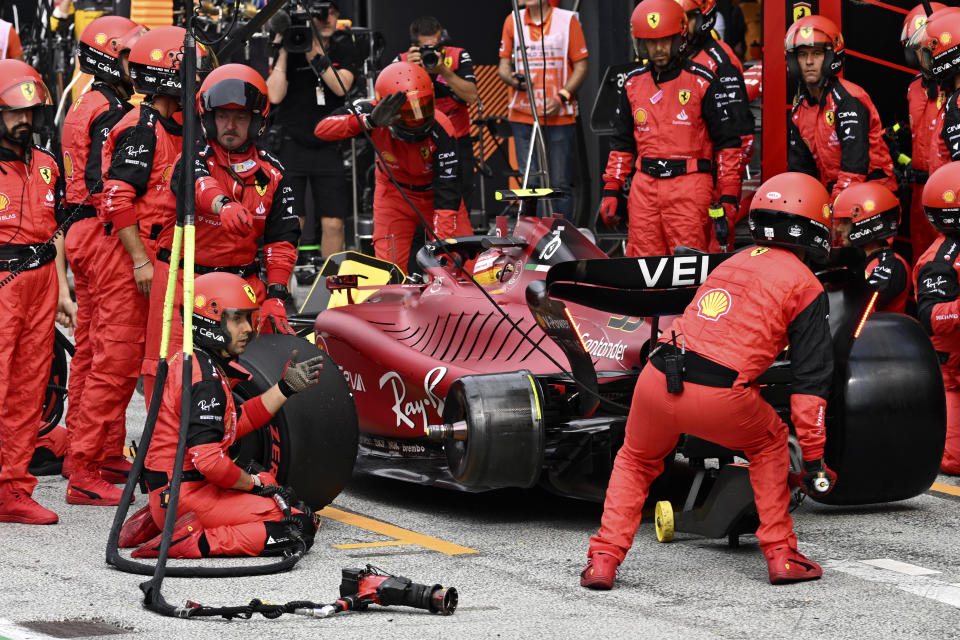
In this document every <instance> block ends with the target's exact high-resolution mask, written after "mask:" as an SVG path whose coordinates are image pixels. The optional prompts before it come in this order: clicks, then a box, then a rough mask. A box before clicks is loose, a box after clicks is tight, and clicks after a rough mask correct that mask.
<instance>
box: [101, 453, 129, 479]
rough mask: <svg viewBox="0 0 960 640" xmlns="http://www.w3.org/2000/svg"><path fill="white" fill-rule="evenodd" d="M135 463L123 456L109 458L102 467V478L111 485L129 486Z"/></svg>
mask: <svg viewBox="0 0 960 640" xmlns="http://www.w3.org/2000/svg"><path fill="white" fill-rule="evenodd" d="M132 468H133V463H132V462H130V461H129V460H127V459H126V458H124V457H123V456H109V457H108V458H106V459H105V460H104V461H103V465H102V466H101V467H100V477H101V478H103V479H104V480H106V481H107V482H109V483H111V484H127V476H129V475H130V469H132Z"/></svg>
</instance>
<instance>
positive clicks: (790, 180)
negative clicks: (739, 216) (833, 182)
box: [748, 173, 830, 258]
mask: <svg viewBox="0 0 960 640" xmlns="http://www.w3.org/2000/svg"><path fill="white" fill-rule="evenodd" d="M748 222H749V225H750V233H751V235H752V236H753V239H754V241H755V242H756V243H757V244H766V245H772V246H775V247H787V248H790V249H806V251H807V253H809V254H811V255H812V256H814V257H819V258H826V257H827V255H828V254H829V251H830V194H828V193H827V190H826V189H825V188H824V187H823V185H822V184H820V181H819V180H817V179H816V178H813V177H811V176H808V175H807V174H805V173H781V174H780V175H778V176H774V177H772V178H770V179H769V180H767V181H766V182H764V183H763V184H761V185H760V187H759V188H758V189H757V193H756V194H755V195H754V196H753V200H752V201H751V202H750V213H749V214H748Z"/></svg>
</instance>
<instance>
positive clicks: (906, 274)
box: [864, 247, 910, 313]
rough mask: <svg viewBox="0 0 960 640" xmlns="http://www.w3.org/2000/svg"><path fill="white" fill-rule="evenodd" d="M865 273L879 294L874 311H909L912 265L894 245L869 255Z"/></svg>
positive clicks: (871, 285)
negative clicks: (908, 297) (908, 301)
mask: <svg viewBox="0 0 960 640" xmlns="http://www.w3.org/2000/svg"><path fill="white" fill-rule="evenodd" d="M864 275H865V276H866V278H867V284H869V285H870V288H871V289H873V290H874V291H876V292H877V293H878V294H879V295H878V296H877V302H876V304H875V305H874V311H890V312H892V313H906V312H907V295H908V294H909V292H910V265H909V264H907V261H906V260H904V259H903V257H902V256H901V255H900V254H899V253H897V252H896V251H894V250H893V247H884V248H882V249H880V250H879V251H876V252H874V253H871V254H870V255H868V256H867V266H866V268H865V270H864Z"/></svg>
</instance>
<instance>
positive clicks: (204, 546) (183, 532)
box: [131, 511, 210, 559]
mask: <svg viewBox="0 0 960 640" xmlns="http://www.w3.org/2000/svg"><path fill="white" fill-rule="evenodd" d="M162 538H163V534H161V535H158V536H157V537H155V538H153V539H151V540H148V541H147V542H144V543H143V544H142V545H140V547H139V548H138V549H135V550H134V552H133V553H132V554H131V556H132V557H134V558H156V557H157V556H158V555H160V541H161V539H162ZM209 555H210V544H209V543H208V542H207V536H205V535H204V533H203V525H201V524H200V518H198V517H197V514H196V513H194V512H193V511H191V512H189V513H185V514H183V515H182V516H180V517H179V518H178V519H177V522H176V524H175V525H174V526H173V537H172V538H171V540H170V552H169V553H168V554H167V557H168V558H190V559H196V558H203V557H205V556H209Z"/></svg>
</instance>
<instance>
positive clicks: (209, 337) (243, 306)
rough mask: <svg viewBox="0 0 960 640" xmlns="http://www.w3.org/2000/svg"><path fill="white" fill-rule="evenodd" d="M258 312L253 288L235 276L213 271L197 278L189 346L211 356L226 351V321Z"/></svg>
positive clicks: (228, 343)
mask: <svg viewBox="0 0 960 640" xmlns="http://www.w3.org/2000/svg"><path fill="white" fill-rule="evenodd" d="M259 309H260V304H259V302H258V301H257V294H256V292H255V291H254V290H253V287H251V286H250V284H249V283H247V281H246V280H244V279H243V278H241V277H240V276H238V275H237V274H235V273H226V272H223V271H215V272H213V273H205V274H203V275H202V276H199V277H197V279H196V281H195V282H194V290H193V342H194V344H196V345H197V346H198V347H201V348H204V349H207V350H209V351H212V352H214V353H220V352H223V351H226V350H227V347H228V346H229V345H230V341H231V340H232V337H231V335H230V332H229V331H228V330H227V318H229V317H231V316H235V315H242V314H250V316H251V317H250V324H251V326H253V317H252V316H253V314H255V313H256V312H257V311H258V310H259Z"/></svg>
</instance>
